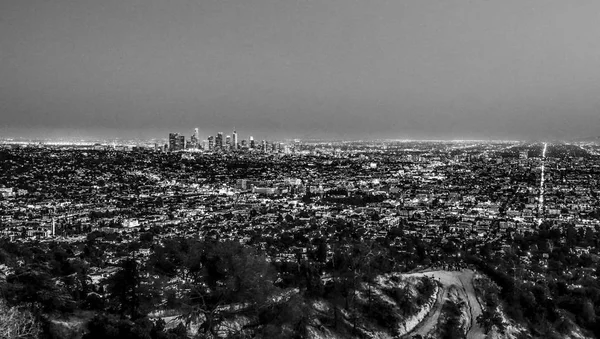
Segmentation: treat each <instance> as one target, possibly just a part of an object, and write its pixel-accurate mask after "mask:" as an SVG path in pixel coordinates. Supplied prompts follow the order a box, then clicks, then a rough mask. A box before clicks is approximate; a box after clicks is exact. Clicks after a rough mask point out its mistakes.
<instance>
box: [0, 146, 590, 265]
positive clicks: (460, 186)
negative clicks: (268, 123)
mask: <svg viewBox="0 0 600 339" xmlns="http://www.w3.org/2000/svg"><path fill="white" fill-rule="evenodd" d="M217 137H218V136H217ZM193 139H195V140H198V139H197V138H193ZM230 140H231V141H230V144H235V145H242V144H243V143H239V144H238V143H237V136H235V137H234V138H232V139H230ZM234 140H235V141H234ZM215 145H217V144H215ZM218 145H219V146H213V147H225V145H227V139H225V141H224V142H223V144H221V143H220V141H219V143H218ZM231 147H232V146H231ZM236 147H239V146H236ZM297 148H298V149H301V151H298V152H292V153H289V154H285V153H264V152H235V153H233V152H191V153H187V152H183V153H182V152H155V151H152V150H149V149H138V150H137V151H133V152H132V151H129V152H123V151H119V150H114V149H108V150H107V149H74V148H67V147H45V146H39V145H36V146H26V147H25V146H19V147H12V148H3V149H0V152H1V153H2V157H3V160H4V161H3V162H2V163H0V170H1V171H0V185H1V186H3V187H2V188H0V193H1V194H2V199H0V208H1V210H2V211H3V213H2V215H1V216H0V236H5V237H9V238H11V239H13V240H15V241H29V240H31V239H37V240H40V239H41V240H44V239H46V240H52V241H56V240H58V241H76V239H81V238H82V237H85V236H86V235H87V234H89V233H90V232H94V231H98V232H101V233H103V234H118V239H119V241H133V240H135V239H136V238H138V237H139V236H140V234H142V233H144V232H146V231H148V230H149V229H153V230H155V232H156V233H158V235H157V236H158V237H159V238H169V237H175V236H183V237H201V238H215V239H231V240H237V241H241V242H245V243H250V244H253V245H254V246H257V247H260V248H263V249H264V250H265V251H266V252H267V253H269V255H270V256H271V257H272V258H273V260H278V261H282V260H283V261H285V260H295V259H294V258H297V256H298V255H306V254H307V253H310V252H311V251H313V250H314V249H315V247H316V246H318V243H319V242H323V241H324V242H326V243H331V242H334V241H339V239H344V238H345V237H349V238H353V239H358V240H360V239H371V240H377V241H380V242H382V243H383V244H385V246H387V247H389V248H394V249H395V250H396V251H400V252H401V251H409V248H410V247H409V245H408V243H407V241H408V240H407V238H406V237H412V238H419V239H420V241H422V242H425V243H430V244H438V245H437V246H432V248H431V249H430V250H429V251H430V252H428V253H427V255H428V256H429V257H431V258H436V257H438V258H439V257H442V256H444V255H448V254H447V253H446V252H444V248H445V247H447V246H450V245H451V244H453V246H458V247H460V246H462V244H466V243H475V244H477V246H485V245H486V244H494V246H495V247H494V248H497V249H499V250H501V249H503V248H505V247H506V246H510V243H511V239H512V237H513V236H514V235H515V234H518V233H521V234H525V233H527V232H530V231H533V230H536V229H537V228H539V227H540V224H543V225H550V226H551V227H557V228H561V227H566V226H565V225H567V224H568V225H571V226H573V227H575V228H578V229H588V228H593V229H595V228H600V201H599V200H598V199H599V197H600V182H599V181H598V180H599V179H598V174H599V173H600V159H599V157H598V155H594V152H597V151H598V150H600V148H598V147H597V146H586V147H582V146H580V145H569V144H555V145H548V151H547V152H546V154H543V145H541V144H523V143H501V142H498V143H477V142H465V143H457V142H454V143H452V142H448V143H442V142H387V143H374V142H369V143H346V142H338V143H336V142H327V143H316V142H315V143H303V144H302V145H299V146H298V147H297ZM238 149H240V148H238ZM544 155H545V156H544ZM542 165H544V166H545V180H544V181H543V184H542V187H540V183H541V182H542V181H541V175H542V171H541V168H542ZM74 239H75V240H74ZM585 251H586V253H589V252H590V251H591V252H594V251H596V252H597V248H596V249H586V250H585ZM396 264H397V265H401V263H396Z"/></svg>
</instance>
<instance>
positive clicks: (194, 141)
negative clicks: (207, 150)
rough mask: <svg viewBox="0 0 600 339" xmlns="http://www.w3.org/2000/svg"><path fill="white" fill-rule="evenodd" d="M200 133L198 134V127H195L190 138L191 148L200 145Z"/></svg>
mask: <svg viewBox="0 0 600 339" xmlns="http://www.w3.org/2000/svg"><path fill="white" fill-rule="evenodd" d="M199 142H200V139H199V134H198V128H197V127H196V128H194V134H193V135H192V137H191V138H190V148H198V146H199Z"/></svg>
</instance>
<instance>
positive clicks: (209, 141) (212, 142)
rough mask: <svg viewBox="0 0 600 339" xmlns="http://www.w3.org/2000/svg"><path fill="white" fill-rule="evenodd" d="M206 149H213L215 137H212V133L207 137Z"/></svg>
mask: <svg viewBox="0 0 600 339" xmlns="http://www.w3.org/2000/svg"><path fill="white" fill-rule="evenodd" d="M208 150H209V151H214V150H215V137H213V136H212V135H211V136H209V137H208Z"/></svg>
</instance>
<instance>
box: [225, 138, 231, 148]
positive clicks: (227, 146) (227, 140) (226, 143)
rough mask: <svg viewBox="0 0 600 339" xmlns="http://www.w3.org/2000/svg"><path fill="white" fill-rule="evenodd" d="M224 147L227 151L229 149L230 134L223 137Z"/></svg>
mask: <svg viewBox="0 0 600 339" xmlns="http://www.w3.org/2000/svg"><path fill="white" fill-rule="evenodd" d="M225 148H226V149H227V150H228V151H229V150H231V136H229V135H228V136H226V137H225Z"/></svg>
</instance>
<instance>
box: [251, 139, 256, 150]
mask: <svg viewBox="0 0 600 339" xmlns="http://www.w3.org/2000/svg"><path fill="white" fill-rule="evenodd" d="M254 147H256V144H255V143H254V137H253V136H250V148H252V149H253V148H254Z"/></svg>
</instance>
